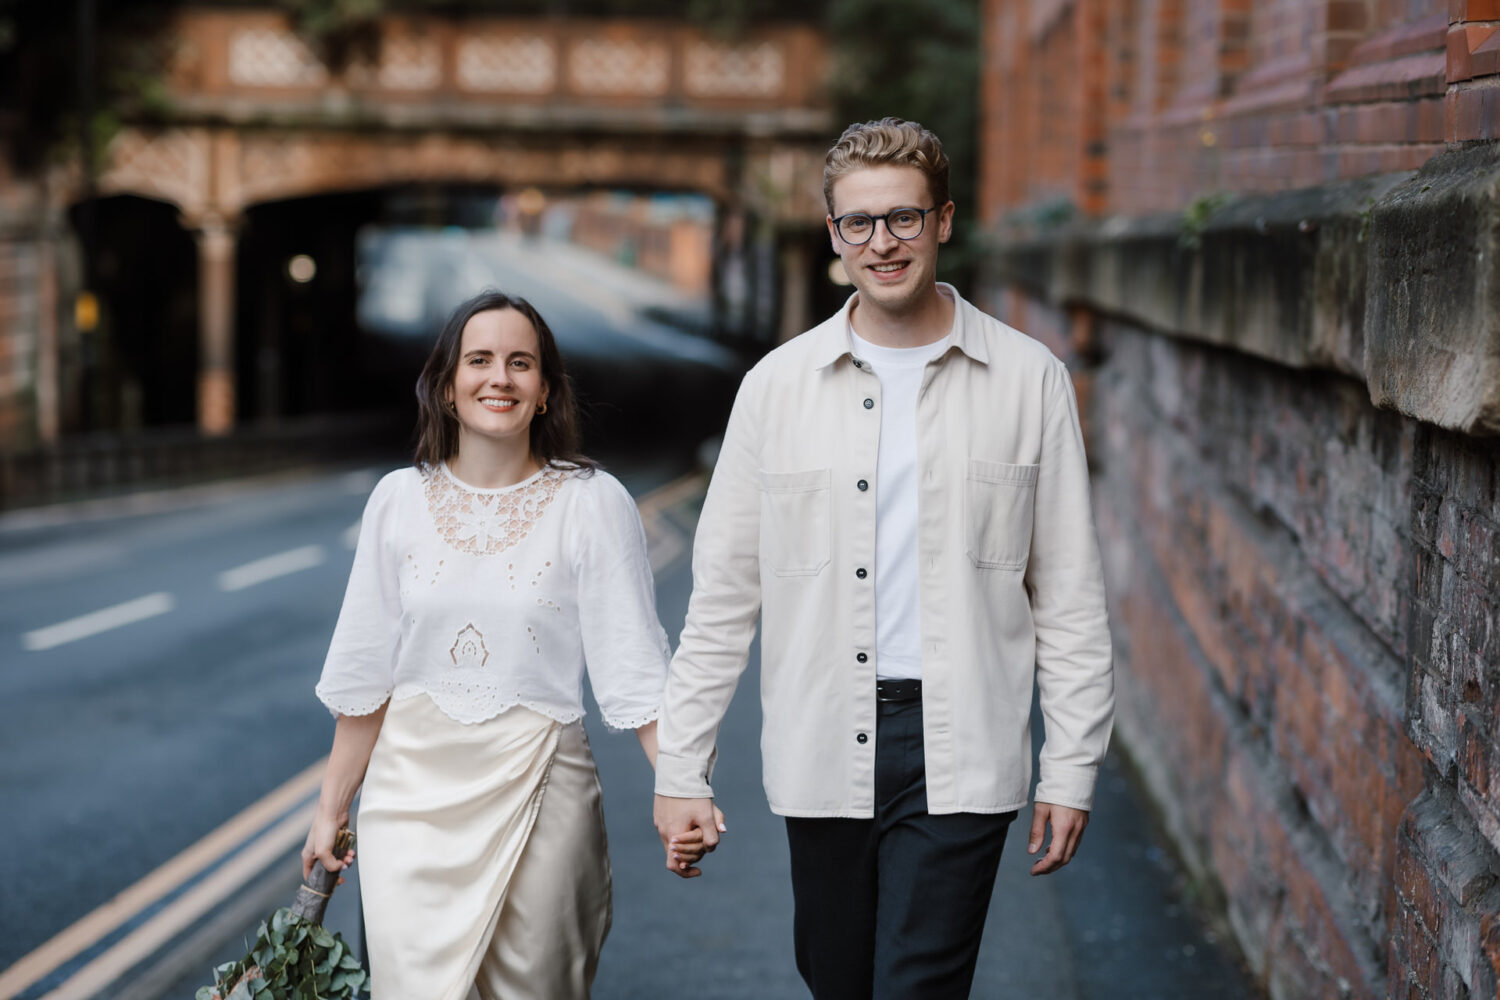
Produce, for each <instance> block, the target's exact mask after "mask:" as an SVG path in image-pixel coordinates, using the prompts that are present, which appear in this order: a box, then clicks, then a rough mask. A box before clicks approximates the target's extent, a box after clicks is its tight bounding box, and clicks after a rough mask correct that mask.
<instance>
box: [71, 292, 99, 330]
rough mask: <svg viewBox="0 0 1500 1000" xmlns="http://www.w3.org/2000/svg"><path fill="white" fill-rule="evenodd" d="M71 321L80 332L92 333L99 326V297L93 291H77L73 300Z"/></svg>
mask: <svg viewBox="0 0 1500 1000" xmlns="http://www.w3.org/2000/svg"><path fill="white" fill-rule="evenodd" d="M73 323H74V325H76V326H77V327H78V330H79V332H80V333H93V332H94V330H95V329H97V328H98V326H99V299H98V297H97V296H96V295H94V293H93V292H88V291H84V292H79V293H78V298H76V299H74V300H73Z"/></svg>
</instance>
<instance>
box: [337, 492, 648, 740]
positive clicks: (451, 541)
mask: <svg viewBox="0 0 1500 1000" xmlns="http://www.w3.org/2000/svg"><path fill="white" fill-rule="evenodd" d="M667 660H668V650H667V636H666V633H665V632H664V631H663V630H662V627H661V622H660V621H659V620H658V618H657V616H656V595H655V587H654V584H653V582H652V578H651V565H650V563H649V561H648V560H647V558H646V536H645V531H644V530H643V529H642V527H641V518H640V513H639V512H638V511H637V509H636V506H635V502H634V501H633V500H631V498H630V494H629V493H627V492H626V491H625V487H623V486H621V485H620V482H619V480H617V479H615V478H614V477H613V476H611V475H609V474H608V473H606V472H602V471H599V472H595V473H594V474H593V475H585V474H582V473H581V472H580V471H578V470H563V469H555V468H546V469H543V470H542V471H540V472H538V473H537V474H536V475H534V476H532V477H531V478H530V479H527V480H526V481H524V482H521V483H517V484H516V485H514V486H508V487H505V488H503V489H491V490H485V489H477V488H474V487H471V486H468V485H465V484H464V483H461V482H459V481H458V480H457V479H456V478H454V476H453V474H452V473H451V472H449V471H448V468H447V466H446V465H444V466H440V467H439V468H437V469H434V470H432V471H430V472H426V473H424V472H421V471H419V470H417V469H415V468H408V469H401V470H399V471H396V472H392V473H390V474H389V475H387V476H386V477H385V478H383V479H381V480H380V482H379V483H378V484H377V485H376V487H375V489H374V491H373V492H372V493H371V494H370V499H369V502H368V503H367V504H366V505H365V513H364V518H363V519H362V520H361V521H360V526H359V545H358V547H357V548H356V549H355V553H354V567H353V569H352V570H350V572H349V589H348V590H347V592H346V593H345V595H344V606H343V609H342V610H341V611H340V612H339V619H338V625H337V626H336V627H335V628H334V632H333V641H332V643H331V644H330V645H329V648H328V659H327V660H326V661H325V662H324V664H323V676H322V678H321V679H320V680H319V681H318V687H317V694H318V697H319V698H320V699H321V700H322V702H323V704H325V705H327V706H328V708H329V710H330V711H332V712H334V713H335V714H342V715H368V714H369V713H370V712H373V711H375V710H376V709H377V708H379V707H380V706H381V705H383V704H384V703H385V701H386V699H388V698H392V697H394V698H396V699H401V698H405V697H409V696H411V695H415V694H418V693H421V692H425V693H426V694H428V695H429V696H431V698H432V700H433V701H434V702H435V703H436V704H437V706H438V708H440V709H441V710H442V711H443V713H444V714H446V715H448V716H449V717H450V718H452V719H455V720H457V721H459V722H466V723H474V722H482V721H484V720H485V719H489V718H492V717H493V716H495V715H498V714H499V713H500V712H502V711H504V710H505V709H507V708H510V707H511V706H512V705H525V706H526V707H527V708H530V709H532V710H534V711H537V712H541V713H542V714H543V715H547V716H549V717H551V718H553V719H556V720H557V721H559V722H572V721H573V720H575V719H578V718H580V717H582V715H583V674H584V670H585V666H587V670H588V675H589V683H590V685H591V686H592V687H593V691H594V698H595V700H596V701H598V703H599V708H600V710H601V712H602V713H603V715H604V722H605V724H606V725H608V726H609V727H610V728H612V729H634V728H637V727H639V726H643V725H645V724H646V723H648V722H650V721H651V720H653V719H655V718H656V716H657V712H658V709H659V707H660V704H661V692H662V686H663V684H664V683H665V680H666V673H667Z"/></svg>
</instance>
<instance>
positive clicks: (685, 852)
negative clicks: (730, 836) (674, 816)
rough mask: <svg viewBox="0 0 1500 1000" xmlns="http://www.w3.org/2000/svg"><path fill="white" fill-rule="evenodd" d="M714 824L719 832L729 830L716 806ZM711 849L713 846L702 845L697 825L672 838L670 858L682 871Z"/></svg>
mask: <svg viewBox="0 0 1500 1000" xmlns="http://www.w3.org/2000/svg"><path fill="white" fill-rule="evenodd" d="M714 825H715V826H717V827H718V828H719V832H720V833H726V832H728V830H729V827H728V826H726V825H725V823H724V813H723V811H722V810H720V809H719V807H718V806H714ZM715 846H717V845H715ZM713 849H714V848H713V847H705V846H704V843H703V830H702V829H701V828H699V827H695V828H693V829H691V830H689V831H687V832H686V833H684V834H681V835H679V836H676V837H673V838H672V843H671V850H672V860H673V862H675V863H676V865H677V867H678V868H679V869H681V870H683V871H687V870H688V869H689V868H692V867H694V866H696V865H697V864H698V862H699V861H702V860H703V857H704V855H706V854H708V853H709V852H710V851H712V850H713Z"/></svg>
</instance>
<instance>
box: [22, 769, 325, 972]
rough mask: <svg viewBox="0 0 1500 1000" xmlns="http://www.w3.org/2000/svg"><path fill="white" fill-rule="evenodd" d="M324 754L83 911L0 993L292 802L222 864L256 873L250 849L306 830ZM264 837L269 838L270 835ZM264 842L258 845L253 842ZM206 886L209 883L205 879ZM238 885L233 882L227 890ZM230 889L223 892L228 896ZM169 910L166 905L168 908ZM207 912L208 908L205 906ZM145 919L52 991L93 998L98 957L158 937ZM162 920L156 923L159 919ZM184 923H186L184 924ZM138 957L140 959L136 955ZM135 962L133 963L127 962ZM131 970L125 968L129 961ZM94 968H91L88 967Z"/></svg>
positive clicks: (48, 966) (54, 965)
mask: <svg viewBox="0 0 1500 1000" xmlns="http://www.w3.org/2000/svg"><path fill="white" fill-rule="evenodd" d="M327 759H328V758H326V757H325V758H323V759H321V760H319V761H318V762H317V763H315V764H313V765H312V766H311V767H308V768H307V769H306V770H304V771H303V772H302V773H301V774H298V775H297V776H296V777H294V778H292V779H291V780H290V781H288V782H287V783H286V784H284V785H282V786H281V787H280V788H278V789H276V790H275V791H273V792H271V793H270V794H269V795H267V796H266V797H265V798H263V799H261V800H260V801H259V802H256V803H255V804H254V805H251V806H249V807H248V808H246V809H245V810H244V811H242V812H241V813H240V814H239V815H237V816H235V817H233V818H232V819H230V820H229V821H227V822H226V823H225V824H224V825H223V826H221V827H219V828H218V829H217V830H215V831H213V832H212V833H210V834H208V835H207V836H206V837H204V838H203V839H202V840H200V841H198V842H197V843H196V844H194V845H193V846H192V847H189V848H188V849H187V850H185V851H183V852H182V853H181V854H179V855H177V856H176V857H175V858H173V859H172V860H170V861H168V862H166V863H165V864H163V865H162V866H161V867H160V868H158V869H156V870H155V871H153V872H152V873H151V874H149V875H147V876H146V877H145V878H143V879H141V880H140V881H139V882H137V883H136V884H135V885H133V886H131V887H130V888H128V889H126V890H125V891H124V892H122V893H120V894H119V895H118V896H116V897H115V898H114V899H111V900H110V901H109V902H107V903H105V904H103V905H102V906H99V907H98V908H96V909H95V910H93V911H92V912H90V913H89V914H88V915H87V916H84V917H83V918H81V919H80V920H78V921H77V922H76V923H74V924H73V925H72V926H70V927H68V928H67V929H66V930H64V931H62V932H60V933H59V934H57V935H56V936H55V937H53V938H52V939H51V940H50V941H48V942H46V943H45V944H43V945H41V946H40V947H39V948H37V949H36V950H35V951H33V952H31V953H30V954H29V955H26V956H25V957H23V958H22V959H21V960H20V961H18V962H17V963H16V964H15V965H12V966H11V967H10V968H8V969H6V970H4V971H3V972H0V997H11V996H16V995H17V994H19V993H21V992H22V991H23V990H25V989H26V988H27V987H29V986H31V985H33V984H34V983H37V982H39V981H40V980H42V979H45V978H46V977H47V976H50V975H51V974H52V973H53V972H54V971H55V970H56V969H59V968H61V967H62V966H63V965H64V964H66V963H67V962H69V961H70V960H72V959H73V958H75V957H77V956H78V955H80V954H82V953H83V952H85V951H87V950H88V949H90V948H92V947H93V946H94V945H95V944H97V943H98V942H100V941H102V940H104V939H105V938H107V937H109V936H110V935H111V934H113V933H114V932H115V931H116V930H117V929H118V928H120V927H122V926H124V925H125V924H127V923H129V922H130V921H131V920H133V919H135V917H136V915H137V914H139V913H141V912H143V911H144V910H146V909H148V908H149V907H151V906H153V905H155V904H156V903H157V902H159V901H160V900H161V899H162V898H164V897H165V896H167V895H169V894H170V893H172V892H175V891H176V890H177V888H178V887H179V886H181V885H184V884H185V883H187V882H189V881H192V880H195V879H196V878H197V877H198V875H199V873H200V872H202V871H203V869H205V868H207V867H208V866H209V865H211V864H214V863H215V862H217V861H219V860H220V859H221V858H224V857H225V855H226V854H229V853H231V852H233V851H234V850H235V848H236V847H237V846H238V845H239V844H240V843H241V842H242V841H244V840H245V838H246V837H248V836H250V835H251V834H253V833H254V832H255V831H256V830H259V829H261V828H263V827H264V826H265V825H266V824H267V823H269V822H271V821H272V820H274V819H276V818H277V817H278V816H281V815H283V814H284V813H286V812H287V810H288V809H292V808H294V807H297V811H296V812H294V813H292V814H291V816H290V817H288V818H287V819H286V820H285V821H283V823H282V824H281V825H280V826H278V827H275V828H273V829H272V830H271V831H270V832H269V833H266V834H263V835H262V836H261V837H260V838H259V839H258V840H255V841H252V842H251V843H250V844H249V845H247V846H246V848H245V849H244V851H243V852H241V853H240V854H239V855H236V856H235V857H233V858H231V861H230V863H226V865H225V868H224V869H220V871H221V872H222V871H224V870H225V869H229V868H230V865H231V864H232V863H233V862H235V861H240V862H241V863H240V864H239V866H238V867H236V868H234V869H232V870H233V871H234V873H235V875H236V876H241V879H240V884H244V883H245V882H248V881H250V878H251V877H253V876H254V875H255V874H258V873H257V872H250V873H249V874H248V875H246V872H245V869H246V868H247V867H249V866H248V865H247V864H245V863H244V862H243V861H242V860H241V859H243V858H244V857H245V856H246V855H247V854H248V855H253V856H254V857H255V858H257V859H259V858H261V857H264V856H265V854H267V853H269V854H271V855H272V860H274V857H275V856H276V854H277V851H276V850H275V849H274V848H276V847H281V846H282V845H285V844H287V843H288V842H290V843H293V844H295V842H296V841H297V840H299V839H301V838H302V837H303V836H304V835H305V834H306V833H307V826H308V822H307V816H306V815H305V809H306V808H307V806H308V805H309V804H310V801H311V797H312V796H313V795H315V794H316V793H317V790H318V786H319V784H320V783H321V781H322V775H323V766H324V764H325V763H326V762H327ZM268 838H269V840H268ZM263 844H264V845H265V847H264V848H263V849H262V850H261V851H256V848H257V847H259V846H261V845H263ZM205 884H206V883H205ZM237 887H238V886H230V887H229V888H230V889H231V891H232V890H233V889H234V888H237ZM222 888H224V881H223V880H220V881H219V884H218V886H217V887H216V891H217V889H222ZM229 894H230V893H229V892H225V893H224V894H223V895H224V896H225V897H227V896H228V895H229ZM187 898H188V897H183V898H182V899H179V900H177V902H176V903H174V904H173V906H174V907H177V908H178V909H177V910H176V914H177V915H176V916H174V918H173V921H174V922H175V921H177V920H180V919H181V917H180V915H181V914H183V913H184V912H185V910H188V909H196V908H197V904H196V902H195V903H194V904H192V905H190V906H189V907H185V908H184V907H182V903H183V902H184V901H185V900H186V899H187ZM169 911H170V908H169V910H164V911H163V913H167V912H169ZM203 912H207V910H206V909H205V910H203ZM147 926H148V925H142V927H140V928H138V929H137V930H136V931H135V932H134V933H133V934H132V935H130V936H129V937H126V938H124V939H123V940H121V941H120V942H119V944H118V945H116V946H115V948H114V949H111V950H110V951H109V952H106V953H105V954H104V955H101V956H100V957H99V958H98V959H96V960H95V961H94V962H93V963H91V964H90V965H88V966H86V967H85V968H83V969H80V970H79V971H78V972H77V973H76V974H75V975H74V976H73V977H71V978H70V979H69V980H68V981H67V982H66V983H64V984H63V985H62V986H61V987H59V988H58V989H57V990H56V991H54V992H53V993H51V994H48V995H49V996H54V997H61V996H70V995H73V996H92V995H93V994H92V993H85V992H84V983H85V982H86V981H89V982H96V981H97V978H96V977H97V974H98V973H99V972H100V971H103V970H102V968H101V967H100V963H101V962H105V960H106V959H109V962H108V967H109V968H110V969H113V968H115V967H117V966H118V961H119V959H121V958H122V957H125V956H124V955H123V954H122V952H121V949H122V948H124V946H125V945H126V943H127V942H133V944H132V947H131V948H130V949H128V950H129V951H131V952H134V951H135V950H138V946H139V945H140V944H141V943H142V939H143V937H146V936H149V937H151V938H155V937H157V936H159V935H158V934H157V933H155V932H153V933H151V934H149V935H142V933H141V932H142V931H144V930H145V929H146V927H147ZM157 926H158V927H159V926H160V925H159V924H158V925H157ZM184 926H185V925H184ZM135 961H139V959H138V958H137V959H135ZM132 964H133V963H132ZM127 968H128V967H127ZM91 969H92V970H93V972H92V973H90V971H89V970H91Z"/></svg>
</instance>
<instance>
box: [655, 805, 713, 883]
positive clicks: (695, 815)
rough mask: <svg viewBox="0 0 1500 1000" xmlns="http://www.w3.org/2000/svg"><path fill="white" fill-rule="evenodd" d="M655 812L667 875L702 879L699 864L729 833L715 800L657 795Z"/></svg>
mask: <svg viewBox="0 0 1500 1000" xmlns="http://www.w3.org/2000/svg"><path fill="white" fill-rule="evenodd" d="M652 812H653V818H654V819H655V821H656V833H657V835H658V836H660V837H661V846H662V850H664V851H665V852H666V855H667V871H669V872H671V873H672V874H674V875H679V876H681V877H682V878H696V877H697V876H699V875H702V874H703V871H702V869H700V868H698V867H697V865H696V862H697V860H698V859H699V858H701V857H702V856H703V854H704V853H706V852H708V851H712V850H713V849H714V848H715V847H718V846H719V834H720V833H723V832H724V831H725V829H726V827H725V826H724V814H723V813H721V812H719V810H718V809H717V808H716V807H715V806H714V800H713V799H674V798H671V797H669V796H666V795H658V796H657V797H656V805H655V808H654V809H653V810H652ZM685 854H686V855H687V856H686V857H684V855H685Z"/></svg>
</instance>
